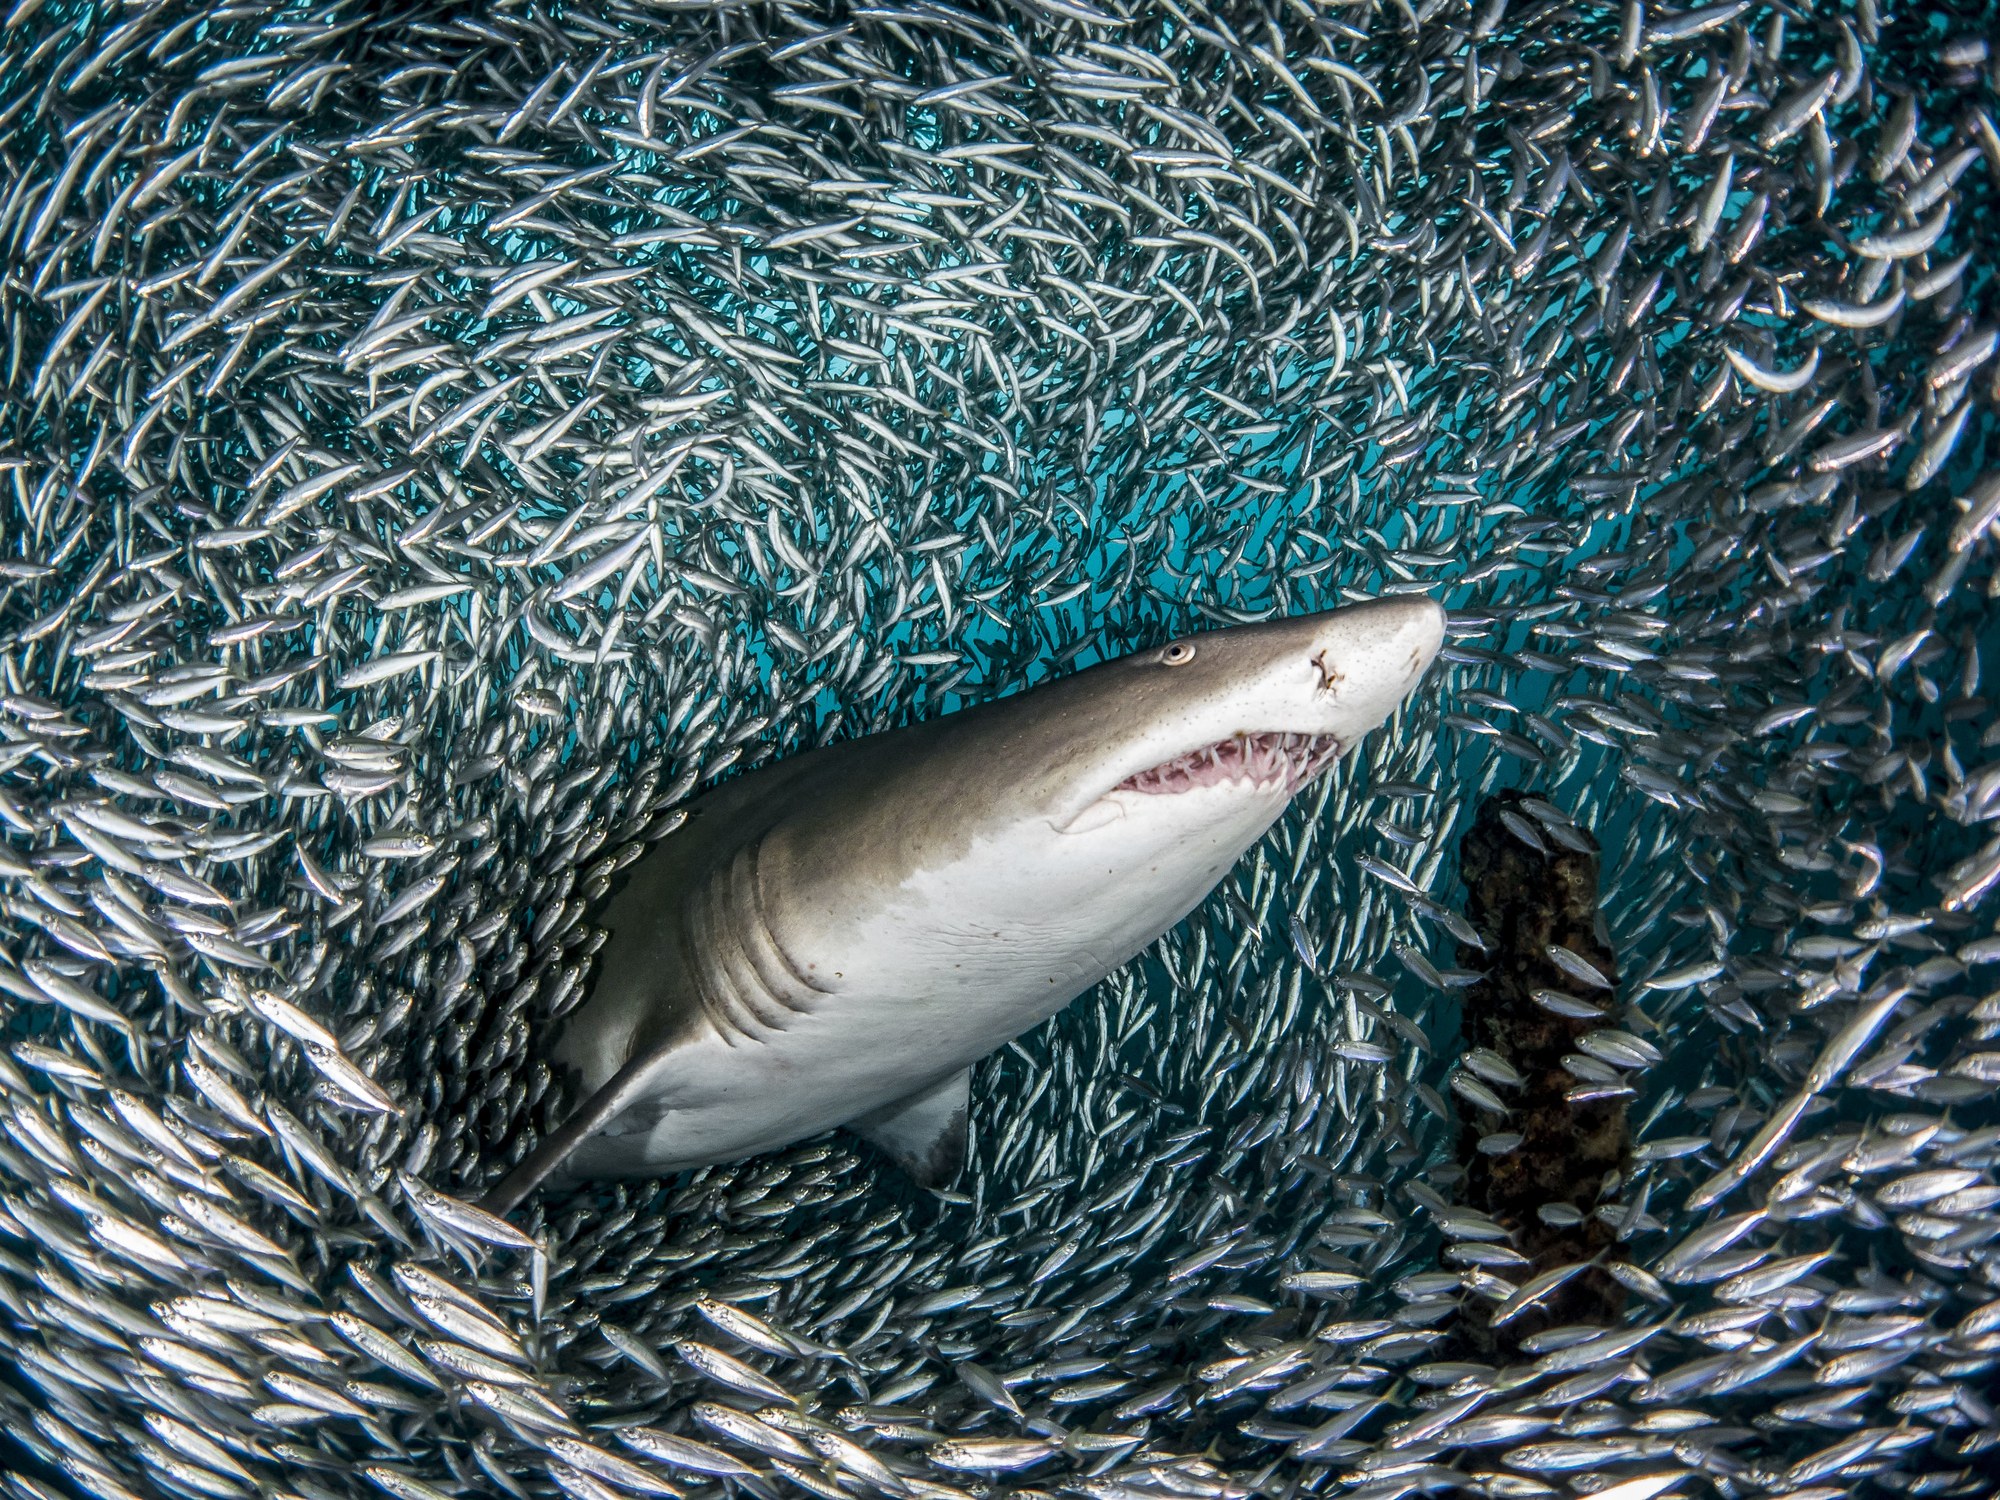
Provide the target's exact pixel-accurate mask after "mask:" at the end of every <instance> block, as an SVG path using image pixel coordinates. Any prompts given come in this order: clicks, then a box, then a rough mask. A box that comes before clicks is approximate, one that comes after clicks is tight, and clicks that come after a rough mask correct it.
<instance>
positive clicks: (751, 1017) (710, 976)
mask: <svg viewBox="0 0 2000 1500" xmlns="http://www.w3.org/2000/svg"><path fill="white" fill-rule="evenodd" d="M717 885H718V876H717V874H714V873H711V874H710V875H708V876H707V877H705V878H704V879H703V880H702V881H701V883H700V884H699V885H697V886H696V887H695V891H694V894H693V897H692V899H691V900H690V901H689V902H688V920H687V922H686V924H685V926H684V929H683V932H682V936H681V940H680V948H681V955H680V957H681V972H682V973H683V974H685V975H687V976H688V983H689V985H690V986H691V987H692V988H693V990H694V1001H695V1006H696V1008H697V1009H699V1010H700V1012H701V1013H702V1014H703V1015H704V1016H706V1017H707V1018H708V1022H709V1024H710V1025H711V1026H713V1027H714V1028H715V1033H716V1035H717V1036H719V1037H721V1038H722V1042H723V1045H724V1046H727V1047H734V1046H735V1045H736V1043H737V1039H738V1038H739V1037H740V1038H741V1039H742V1040H744V1041H746V1042H755V1041H757V1040H759V1039H760V1028H759V1027H758V1025H757V1023H758V1021H759V1020H761V1019H762V1018H761V1017H760V1016H759V1015H758V1014H757V1012H756V1010H755V1008H754V1007H752V1005H751V1004H750V1002H749V1000H748V999H747V997H745V996H744V995H743V993H742V986H740V985H738V984H736V983H734V982H733V976H731V975H730V974H728V973H727V965H728V948H727V943H726V938H725V934H726V933H727V932H728V930H729V929H728V924H727V923H726V922H725V921H724V920H723V918H724V914H725V913H724V910H723V908H726V906H727V900H728V898H727V896H726V894H725V893H723V892H721V891H719V890H718V889H717Z"/></svg>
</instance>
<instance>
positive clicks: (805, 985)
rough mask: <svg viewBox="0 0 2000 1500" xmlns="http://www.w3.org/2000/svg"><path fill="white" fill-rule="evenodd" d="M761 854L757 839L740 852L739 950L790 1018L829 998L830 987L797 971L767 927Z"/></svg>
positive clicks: (769, 927)
mask: <svg viewBox="0 0 2000 1500" xmlns="http://www.w3.org/2000/svg"><path fill="white" fill-rule="evenodd" d="M763 853H764V841H763V840H762V839H761V838H759V839H754V840H752V841H751V843H750V844H749V846H748V847H747V848H746V849H745V850H744V854H745V855H746V856H747V865H748V868H747V869H746V870H745V871H744V875H743V879H742V881H741V884H742V885H743V886H744V887H745V890H744V891H743V892H742V896H743V904H742V906H741V908H740V910H741V912H742V913H743V916H744V919H745V920H744V921H743V923H742V928H743V933H744V941H743V950H744V952H745V954H747V955H748V957H749V959H750V962H751V964H752V966H754V967H755V968H756V970H757V973H758V976H759V977H760V978H761V979H762V980H763V981H764V986H765V989H766V990H767V991H768V992H769V993H770V994H772V995H774V996H776V997H777V999H778V1001H779V1003H780V1004H782V1005H783V1006H784V1007H785V1008H786V1009H787V1010H789V1011H791V1012H792V1013H793V1014H794V1015H801V1016H802V1015H806V1014H808V1013H810V1012H811V1010H812V1008H813V1001H814V1000H816V999H818V998H820V997H822V996H825V995H831V994H832V993H833V987H832V986H831V985H825V984H820V983H818V982H817V981H815V980H814V979H813V978H812V977H811V976H810V975H808V974H807V973H806V972H804V971H803V970H801V969H800V968H799V966H798V963H797V962H796V961H795V960H794V959H793V958H792V956H791V954H789V953H787V952H786V951H785V945H784V944H783V943H781V942H779V941H778V934H777V931H776V929H774V928H773V927H772V926H771V919H770V917H769V915H768V914H767V912H766V909H765V906H764V874H763V870H764V867H763ZM760 955H761V961H760ZM772 969H775V970H776V977H775V980H774V978H773V975H772V973H771V972H770V971H771V970H772Z"/></svg>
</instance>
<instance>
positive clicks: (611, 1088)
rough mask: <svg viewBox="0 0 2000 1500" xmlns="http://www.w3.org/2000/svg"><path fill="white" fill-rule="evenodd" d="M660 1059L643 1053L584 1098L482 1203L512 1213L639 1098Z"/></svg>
mask: <svg viewBox="0 0 2000 1500" xmlns="http://www.w3.org/2000/svg"><path fill="white" fill-rule="evenodd" d="M658 1061H659V1057H658V1055H657V1054H656V1053H651V1052H644V1053H640V1054H639V1055H638V1056H636V1057H634V1058H632V1059H631V1061H629V1062H627V1063H626V1064H625V1066H624V1067H622V1068H620V1069H619V1070H618V1071H617V1072H616V1073H614V1074H612V1075H611V1081H610V1082H608V1083H606V1084H605V1085H604V1086H603V1087H602V1088H600V1089H599V1090H598V1091H597V1092H596V1093H594V1094H592V1095H591V1096H590V1097H589V1098H588V1099H586V1100H584V1102H583V1104H582V1105H581V1106H580V1107H579V1108H578V1109H577V1111H576V1113H574V1114H572V1115H571V1116H570V1117H569V1118H568V1119H567V1120H565V1121H563V1122H562V1124H561V1126H559V1127H558V1128H557V1129H556V1131H555V1132H554V1133H553V1134H552V1135H550V1136H548V1137H547V1138H546V1139H544V1140H543V1141H542V1142H541V1143H540V1144H539V1145H537V1146H536V1147H535V1149H534V1150H532V1151H530V1152H529V1153H528V1154H527V1155H526V1156H525V1157H523V1158H522V1160H521V1164H520V1165H519V1166H517V1167H516V1168H514V1170H513V1171H511V1172H509V1173H508V1174H507V1175H506V1176H505V1177H503V1178H501V1179H500V1181H499V1183H498V1184H496V1185H495V1186H494V1187H493V1188H492V1189H490V1190H489V1191H488V1192H487V1194H486V1196H485V1197H483V1198H481V1199H480V1200H479V1206H480V1207H481V1208H483V1209H485V1210H486V1211H487V1212H488V1213H491V1214H506V1213H511V1212H512V1211H513V1210H514V1209H515V1208H517V1207H518V1206H519V1205H520V1203H521V1200H522V1199H523V1198H526V1197H527V1196H528V1194H530V1193H532V1192H533V1191H534V1190H535V1189H536V1188H538V1187H540V1186H541V1185H542V1183H543V1182H545V1181H546V1180H547V1179H548V1177H549V1175H550V1174H551V1173H553V1172H554V1171H555V1170H556V1169H557V1168H558V1167H560V1166H561V1165H562V1164H563V1163H564V1162H565V1161H567V1160H568V1159H569V1155H570V1153H571V1152H573V1151H574V1150H576V1148H577V1147H578V1146H580V1145H582V1144H583V1143H584V1142H585V1141H586V1140H588V1139H589V1138H590V1137H591V1136H593V1135H595V1134H597V1132H598V1131H600V1130H602V1129H603V1128H604V1127H605V1126H606V1125H608V1124H610V1123H611V1121H612V1120H614V1119H615V1118H617V1116H618V1115H620V1114H621V1113H623V1112H624V1110H625V1107H626V1106H627V1105H629V1104H631V1103H632V1102H633V1100H634V1099H635V1098H637V1097H638V1095H639V1093H640V1092H641V1089H642V1087H643V1085H644V1083H645V1079H646V1075H647V1074H648V1073H649V1072H651V1071H652V1068H653V1065H654V1064H655V1063H657V1062H658Z"/></svg>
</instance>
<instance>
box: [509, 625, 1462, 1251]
mask: <svg viewBox="0 0 2000 1500" xmlns="http://www.w3.org/2000/svg"><path fill="white" fill-rule="evenodd" d="M1443 632H1444V613H1443V611H1442V610H1440V609H1439V608H1438V606H1437V605H1436V604H1435V603H1433V602H1432V601H1431V600H1429V599H1426V598H1422V597H1419V596H1407V595H1406V596H1401V597H1396V598H1388V599H1376V600H1371V601H1368V602H1365V603H1361V604H1356V605H1353V606H1351V607H1347V608H1342V609H1337V610H1332V611H1329V612H1327V613H1323V614H1315V615H1306V616H1301V617H1297V618H1293V619H1287V620H1279V621H1270V622H1265V623H1261V624H1253V625H1239V626H1233V627H1230V628H1226V629H1221V630H1213V631H1207V632H1203V633H1200V634H1196V635H1190V636H1184V637H1182V638H1181V639H1178V640H1175V641H1171V642H1169V643H1168V644H1166V645H1164V646H1158V647H1154V648H1152V649H1149V650H1144V651H1139V652H1135V653H1134V654H1132V655H1130V656H1125V657H1122V658H1119V659H1118V660H1116V661H1109V662H1104V663H1101V664H1099V665H1097V666H1093V667H1089V668H1087V669H1085V670H1083V671H1081V672H1077V673H1075V674H1073V675H1071V676H1068V677H1065V678H1061V679H1059V680H1057V681H1054V682H1050V683H1046V684H1043V685H1041V686H1039V687H1035V688H1032V689H1030V690H1028V691H1025V692H1022V693H1018V694H1016V695H1014V696H1012V697H1008V698H1002V699H999V700H997V701H995V702H991V703H987V704H983V705H981V706H979V707H975V708H968V709H964V710H961V711H959V712H957V713H952V714H947V715H945V716H943V717H941V718H937V719H933V720H929V721H927V722H924V723H919V724H913V725H910V726H908V727H906V728H902V729H896V730H891V731H888V732H886V733H882V734H875V735H869V736H865V737H863V738H860V739H855V740H850V741H847V742H844V743H840V744H834V745H829V746H826V747H824V748H822V749H817V750H812V751H809V752H807V753H805V754H802V755H797V756H793V757H791V758H789V759H786V760H782V761H779V762H776V763H774V764H772V765H769V766H765V767H761V768H759V769H757V770H755V771H751V772H748V773H746V774H744V775H742V776H740V777H738V778H736V779H735V780H733V781H729V782H726V783H724V784H722V785H721V786H718V787H716V788H715V789H714V790H712V791H709V792H707V793H705V794H704V795H702V796H701V797H699V798H698V799H696V801H695V802H693V803H692V804H691V805H690V807H689V810H688V817H687V820H686V822H685V823H684V824H683V825H682V826H681V827H680V828H679V829H678V830H677V831H676V832H674V833H672V834H670V835H668V836H667V838H666V839H665V840H663V841H662V842H661V843H660V844H659V845H657V846H656V847H655V848H654V849H653V850H651V851H649V852H648V853H647V854H646V855H644V856H643V857H642V858H640V859H639V860H638V861H636V862H635V863H634V864H633V865H632V867H631V872H630V879H629V880H628V882H627V883H626V885H625V886H624V887H623V889H622V890H620V891H618V892H617V893H616V894H615V895H613V896H612V897H611V899H610V901H609V903H608V904H607V905H606V907H605V909H604V911H603V913H602V914H601V916H600V917H599V921H600V923H601V925H603V926H604V927H606V928H608V929H609V931H610V938H609V940H608V941H607V942H606V943H605V945H604V948H603V950H602V955H601V967H600V969H599V971H598V978H597V980H596V983H595V984H594V986H593V987H592V990H591V993H590V996H589V998H588V999H587V1000H586V1001H585V1002H584V1004H583V1005H581V1006H580V1007H578V1009H577V1010H576V1011H575V1012H574V1013H573V1014H572V1015H571V1016H570V1017H569V1019H568V1020H567V1022H566V1023H565V1025H564V1027H563V1030H562V1032H561V1035H560V1036H559V1038H558V1039H557V1042H556V1045H555V1053H554V1061H555V1063H556V1064H557V1065H558V1066H559V1067H560V1068H563V1069H566V1070H568V1072H569V1074H570V1076H571V1077H572V1078H573V1079H574V1080H575V1081H576V1082H577V1083H579V1085H580V1087H581V1090H582V1094H583V1097H584V1101H585V1102H584V1103H583V1104H582V1105H581V1106H580V1107H579V1108H578V1109H577V1110H576V1112H575V1114H574V1115H572V1116H571V1117H570V1118H569V1119H568V1120H567V1121H565V1123H564V1124H563V1125H561V1126H560V1127H559V1128H558V1129H557V1130H556V1131H555V1132H554V1133H553V1134H551V1135H550V1136H548V1137H547V1138H546V1139H545V1140H543V1141H542V1142H541V1143H540V1144H539V1145H537V1146H536V1148H535V1149H534V1150H533V1151H531V1152H530V1153H529V1154H528V1156H527V1157H526V1158H524V1159H523V1160H522V1162H521V1164H520V1165H519V1166H518V1167H516V1168H515V1169H514V1170H513V1171H512V1172H510V1173H509V1174H508V1175H507V1176H506V1177H505V1178H504V1179H503V1180H502V1181H501V1182H500V1184H499V1185H498V1186H497V1187H495V1188H494V1189H493V1190H492V1192H491V1193H490V1194H489V1195H488V1196H487V1198H486V1200H485V1203H486V1206H487V1207H488V1208H489V1209H493V1210H495V1211H498V1212H505V1211H506V1210H508V1209H511V1208H512V1207H514V1206H515V1205H516V1204H518V1203H519V1202H520V1201H521V1199H522V1198H523V1197H525V1196H526V1195H527V1194H528V1193H529V1192H531V1191H532V1190H533V1189H534V1188H535V1187H536V1186H537V1185H538V1184H540V1183H541V1182H543V1181H544V1180H545V1179H548V1178H551V1177H559V1178H561V1179H563V1180H577V1179H591V1178H604V1177H654V1176H661V1175H664V1174H666V1173H669V1172H673V1171H677V1170H679V1169H682V1168H686V1167H693V1166H700V1165H704V1164H707V1163H711V1162H721V1161H730V1160H734V1159H736V1158H739V1157H744V1156H750V1155H754V1154H755V1153H757V1152H760V1151H766V1150H771V1149H775V1148H777V1147H780V1146H785V1145H789V1144H791V1143H792V1142H795V1141H799V1140H803V1139H805V1138H806V1137H808V1136H812V1135H817V1134H819V1133H820V1132H822V1131H825V1130H829V1129H832V1128H834V1127H836V1126H845V1127H847V1128H848V1129H849V1130H851V1131H853V1132H855V1133H856V1134H858V1135H860V1136H861V1137H862V1138H863V1139H865V1140H868V1141H870V1142H872V1143H873V1144H874V1145H876V1146H877V1147H879V1148H880V1149H881V1150H882V1151H884V1152H885V1153H887V1155H888V1156H889V1157H890V1158H891V1159H892V1160H893V1161H895V1162H896V1163H897V1164H898V1165H900V1166H901V1167H903V1169H904V1170H905V1171H907V1172H908V1173H909V1174H910V1175H911V1176H912V1177H913V1178H914V1179H916V1181H917V1182H919V1183H920V1184H924V1185H932V1186H935V1185H939V1184H942V1183H945V1182H947V1181H949V1180H950V1179H951V1178H952V1177H953V1176H955V1175H956V1173H957V1171H958V1169H959V1167H960V1165H961V1164H962V1162H963V1160H964V1157H965V1135H966V1114H967V1091H968V1087H969V1080H970V1069H971V1066H972V1064H974V1063H975V1062H977V1061H978V1060H979V1059H980V1058H982V1057H984V1056H985V1055H986V1054H987V1053H989V1052H992V1051H993V1050H995V1049H996V1048H998V1047H1001V1046H1004V1045H1005V1044H1006V1043H1007V1042H1008V1041H1010V1040H1012V1039H1013V1038H1015V1037H1017V1036H1019V1035H1020V1034H1021V1033H1022V1032H1024V1031H1027V1030H1028V1029H1029V1028H1030V1027H1032V1026H1035V1025H1036V1024H1038V1023H1039V1022H1041V1021H1043V1020H1046V1019H1047V1018H1048V1017H1050V1016H1052V1015H1054V1014H1055V1013H1056V1012H1057V1011H1059V1010H1061V1009H1062V1008H1063V1007H1064V1006H1066V1005H1068V1004H1069V1003H1070V1001H1072V1000H1074V999H1075V998H1076V997H1077V996H1079V995H1081V994H1082V993H1083V992H1084V991H1086V990H1088V989H1089V988H1090V987H1091V986H1092V985H1094V984H1096V983H1097V982H1098V981H1099V980H1100V979H1103V978H1104V977H1105V976H1106V975H1108V974H1110V973H1111V972H1112V971H1113V970H1114V969H1116V968H1117V967H1118V966H1119V965H1121V964H1123V963H1125V962H1126V961H1127V960H1128V959H1130V958H1132V957H1133V956H1134V955H1136V954H1137V953H1139V952H1140V951H1141V950H1142V949H1144V948H1145V947H1146V946H1147V945H1148V944H1150V943H1152V942H1153V941H1154V940H1155V939H1157V938H1158V937H1159V936H1160V935H1161V934H1162V933H1164V932H1166V931H1167V929H1169V928H1170V927H1172V926H1173V925H1174V924H1175V923H1176V922H1178V921H1180V919H1181V918H1182V917H1184V916H1186V915H1187V914H1188V913H1189V912H1190V911H1192V910H1193V909H1194V908H1195V907H1196V906H1197V905H1198V904H1199V903H1200V902H1201V901H1202V900H1203V898H1205V897H1206V896H1207V895H1208V893H1209V892H1210V891H1211V890H1213V889H1214V888H1215V886H1216V884H1217V883H1218V882H1219V881H1220V880H1221V879H1222V877H1223V876H1224V875H1225V874H1226V873H1227V872H1228V870H1229V869H1230V867H1231V866H1232V865H1234V864H1235V863H1236V861H1237V860H1238V859H1239V858H1240V857H1241V856H1242V855H1243V854H1244V852H1245V851H1246V850H1248V849H1249V848H1250V846H1251V845H1252V844H1254V843H1255V842H1256V841H1257V840H1258V839H1259V838H1260V837H1261V836H1262V835H1263V834H1264V832H1265V831H1266V830H1267V829H1268V828H1269V827H1270V826H1271V824H1272V823H1273V822H1274V821H1275V820H1276V819H1277V817H1278V815H1279V814H1280V813H1281V812H1283V811H1284V808H1285V805H1286V803H1287V802H1288V801H1289V800H1290V799H1291V797H1292V796H1293V794H1294V793H1296V792H1297V791H1298V790H1299V789H1300V788H1301V787H1303V786H1304V785H1305V784H1306V783H1307V782H1309V781H1311V780H1312V779H1313V778H1314V777H1316V776H1318V775H1319V774H1320V773H1321V772H1322V771H1324V770H1325V769H1326V768H1327V767H1328V766H1330V765H1331V764H1332V763H1333V762H1334V761H1335V760H1337V759H1338V758H1339V757H1340V756H1342V755H1343V754H1345V753H1346V752H1348V751H1350V750H1352V749H1353V748H1354V746H1355V745H1356V743H1357V742H1359V741H1360V739H1361V737H1362V736H1363V735H1365V734H1366V733H1367V732H1368V731H1369V730H1371V729H1373V728H1375V727H1376V726H1377V725H1379V724H1380V723H1382V721H1383V720H1384V719H1386V718H1387V717H1388V716H1389V714H1390V713H1391V712H1392V711H1393V710H1394V709H1395V707H1396V706H1397V704H1399V703H1400V702H1402V701H1403V699H1404V698H1405V697H1406V696H1407V695H1408V694H1409V693H1410V691H1411V690H1412V689H1413V688H1414V687H1415V686H1416V684H1417V683H1418V681H1419V680H1420V679H1421V678H1422V677H1423V675H1424V671H1425V669H1426V668H1427V667H1428V666H1429V665H1430V662H1431V659H1432V658H1433V657H1434V656H1435V655H1436V654H1437V650H1438V646H1439V644H1440V642H1441V640H1442V638H1443Z"/></svg>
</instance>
